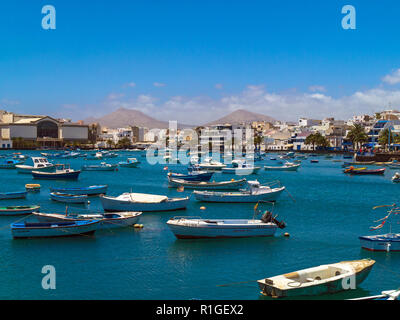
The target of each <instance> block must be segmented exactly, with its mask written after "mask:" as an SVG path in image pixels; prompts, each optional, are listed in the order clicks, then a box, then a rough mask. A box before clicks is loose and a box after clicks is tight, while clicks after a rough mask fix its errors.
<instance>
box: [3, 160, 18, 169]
mask: <svg viewBox="0 0 400 320" xmlns="http://www.w3.org/2000/svg"><path fill="white" fill-rule="evenodd" d="M19 164H21V161H19V160H14V159H9V160H4V161H1V162H0V169H15V167H16V166H17V165H19Z"/></svg>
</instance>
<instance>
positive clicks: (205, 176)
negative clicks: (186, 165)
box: [168, 171, 214, 181]
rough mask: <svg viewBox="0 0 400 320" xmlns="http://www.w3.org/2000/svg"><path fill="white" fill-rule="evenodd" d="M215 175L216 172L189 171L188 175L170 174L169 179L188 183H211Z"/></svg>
mask: <svg viewBox="0 0 400 320" xmlns="http://www.w3.org/2000/svg"><path fill="white" fill-rule="evenodd" d="M213 174H214V172H208V171H189V172H188V173H187V174H182V173H173V172H170V173H168V177H171V178H173V179H183V180H186V181H210V179H211V177H212V176H213Z"/></svg>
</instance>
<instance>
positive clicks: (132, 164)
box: [118, 158, 140, 168]
mask: <svg viewBox="0 0 400 320" xmlns="http://www.w3.org/2000/svg"><path fill="white" fill-rule="evenodd" d="M139 163H140V161H138V160H137V159H136V158H128V159H127V160H126V161H120V162H118V165H119V166H120V167H124V168H136V167H137V166H138V164H139Z"/></svg>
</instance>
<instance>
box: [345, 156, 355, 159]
mask: <svg viewBox="0 0 400 320" xmlns="http://www.w3.org/2000/svg"><path fill="white" fill-rule="evenodd" d="M353 158H354V157H353V156H343V159H353Z"/></svg>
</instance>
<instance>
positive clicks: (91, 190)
mask: <svg viewBox="0 0 400 320" xmlns="http://www.w3.org/2000/svg"><path fill="white" fill-rule="evenodd" d="M107 188H108V186H107V185H98V186H90V187H77V188H50V191H51V192H58V193H66V194H74V195H90V196H93V195H99V194H106V193H107Z"/></svg>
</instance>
